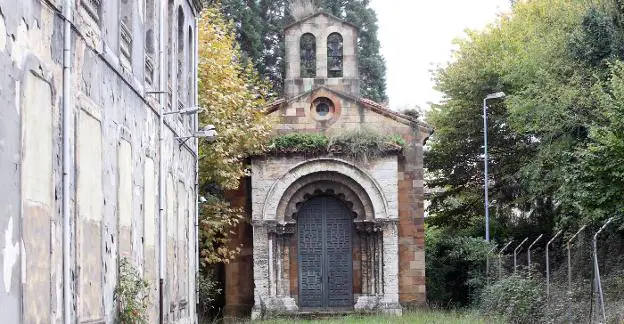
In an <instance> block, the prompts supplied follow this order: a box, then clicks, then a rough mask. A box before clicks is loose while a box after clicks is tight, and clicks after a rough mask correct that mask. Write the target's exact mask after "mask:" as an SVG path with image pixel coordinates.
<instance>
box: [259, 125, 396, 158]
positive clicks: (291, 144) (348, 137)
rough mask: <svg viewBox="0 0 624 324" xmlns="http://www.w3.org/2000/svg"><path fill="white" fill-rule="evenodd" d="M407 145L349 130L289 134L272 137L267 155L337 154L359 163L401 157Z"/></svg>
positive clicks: (390, 137) (365, 131) (393, 137)
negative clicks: (378, 158)
mask: <svg viewBox="0 0 624 324" xmlns="http://www.w3.org/2000/svg"><path fill="white" fill-rule="evenodd" d="M405 145H406V142H405V140H403V138H401V137H400V136H399V135H382V134H380V133H378V132H376V131H374V130H370V129H357V130H348V131H344V132H341V133H336V134H333V135H325V134H318V133H290V134H284V135H279V136H276V137H273V138H272V139H271V140H270V142H269V145H268V149H267V152H266V153H267V154H308V155H318V154H337V155H344V156H348V157H350V158H354V159H358V160H368V159H371V158H375V157H379V156H385V155H391V154H400V153H401V152H402V151H403V148H404V147H405Z"/></svg>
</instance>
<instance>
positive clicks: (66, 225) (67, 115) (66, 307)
mask: <svg viewBox="0 0 624 324" xmlns="http://www.w3.org/2000/svg"><path fill="white" fill-rule="evenodd" d="M73 2H74V1H73V0H64V2H63V140H62V141H63V180H62V181H63V189H62V190H63V201H62V210H63V322H64V323H65V324H71V298H72V296H71V283H70V280H71V271H70V270H71V263H70V262H71V258H70V243H71V242H70V239H71V235H70V230H71V226H70V216H71V213H70V200H69V195H70V186H69V182H70V181H71V173H70V172H71V150H70V137H71V134H72V131H71V129H70V128H71V117H72V106H71V54H72V53H71V21H70V19H71V17H72V6H73V5H74V3H73Z"/></svg>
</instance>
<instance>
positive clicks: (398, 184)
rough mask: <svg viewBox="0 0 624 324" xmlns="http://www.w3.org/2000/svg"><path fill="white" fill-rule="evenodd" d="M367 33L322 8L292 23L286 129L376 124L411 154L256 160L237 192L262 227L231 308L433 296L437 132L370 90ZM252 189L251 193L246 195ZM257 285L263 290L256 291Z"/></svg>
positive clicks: (386, 307)
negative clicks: (363, 88) (430, 188)
mask: <svg viewBox="0 0 624 324" xmlns="http://www.w3.org/2000/svg"><path fill="white" fill-rule="evenodd" d="M357 42H358V29H357V28H356V27H355V26H353V25H351V24H349V23H346V22H344V21H342V20H340V19H338V18H336V17H334V16H332V15H329V14H326V13H323V12H320V13H317V14H314V15H312V16H310V17H307V18H304V19H301V20H299V21H297V22H295V23H293V24H291V25H289V26H286V28H285V45H286V46H285V47H286V79H285V96H284V98H282V99H280V100H277V101H276V102H274V103H273V104H271V105H270V106H269V107H268V108H267V114H268V116H269V118H270V119H271V120H272V122H273V125H274V129H275V132H276V134H288V133H297V132H310V133H321V134H326V135H333V134H340V133H341V132H344V131H346V130H354V129H373V130H376V131H378V132H380V133H383V134H388V135H390V134H394V135H398V136H400V137H402V138H403V140H404V141H405V142H406V145H405V148H404V149H403V151H402V152H400V153H399V154H388V155H384V156H381V157H377V158H373V159H369V160H361V159H360V160H358V159H354V158H350V157H348V156H344V155H340V154H321V155H313V156H309V155H304V154H285V155H284V154H282V155H270V154H269V155H266V156H260V157H255V158H253V159H252V163H251V164H252V167H251V169H252V172H251V179H250V181H247V182H246V183H245V184H244V185H243V187H242V188H241V190H240V191H239V192H238V193H237V195H235V196H237V197H239V198H240V199H239V200H235V201H236V202H238V203H239V204H240V205H241V206H242V205H243V204H244V205H246V206H247V209H248V211H249V219H250V222H249V223H250V225H241V226H240V227H239V235H237V237H238V239H239V241H237V242H235V244H237V245H238V244H242V245H243V250H242V253H241V256H240V257H239V258H238V259H237V260H235V261H234V262H231V263H230V264H228V265H226V271H225V272H226V275H225V277H226V308H225V312H226V314H229V315H232V316H237V315H238V316H240V315H241V314H245V313H247V314H248V313H249V312H251V316H252V318H262V317H264V316H265V315H268V314H271V313H300V312H308V311H323V312H324V311H330V312H331V311H340V312H343V311H361V310H369V311H383V312H387V313H392V314H401V312H402V308H403V307H404V306H414V305H423V304H424V303H425V259H424V255H425V252H424V206H423V201H424V191H423V188H424V185H423V144H424V142H425V141H426V139H427V138H428V137H429V135H430V134H431V128H430V127H429V126H427V125H426V124H425V123H423V122H420V121H418V120H416V119H414V118H412V117H410V116H407V115H403V114H400V113H397V112H394V111H391V110H389V109H387V108H385V107H384V106H383V105H380V104H378V103H375V102H373V101H371V100H368V99H365V98H362V97H361V96H360V94H359V73H358V66H357ZM241 197H246V199H242V198H241ZM252 292H253V293H252Z"/></svg>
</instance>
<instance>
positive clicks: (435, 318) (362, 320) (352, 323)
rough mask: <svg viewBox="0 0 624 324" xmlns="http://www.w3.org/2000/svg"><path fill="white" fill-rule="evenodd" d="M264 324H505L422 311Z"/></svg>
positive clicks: (463, 314) (266, 323)
mask: <svg viewBox="0 0 624 324" xmlns="http://www.w3.org/2000/svg"><path fill="white" fill-rule="evenodd" d="M262 323H264V324H286V323H307V324H316V323H318V324H338V323H340V324H356V323H357V324H373V323H375V324H376V323H405V324H407V323H410V324H412V323H427V324H438V323H439V324H447V323H460V324H477V323H479V324H485V323H488V324H489V323H504V321H502V320H500V319H496V318H486V317H482V316H478V315H475V314H471V313H466V312H459V311H434V310H420V311H408V312H404V313H403V316H400V317H399V316H390V315H347V316H341V317H331V318H328V319H323V320H303V319H294V318H290V319H276V320H268V321H263V322H262Z"/></svg>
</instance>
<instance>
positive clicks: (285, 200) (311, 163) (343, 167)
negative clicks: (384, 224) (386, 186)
mask: <svg viewBox="0 0 624 324" xmlns="http://www.w3.org/2000/svg"><path fill="white" fill-rule="evenodd" d="M319 191H320V192H321V193H325V194H332V195H335V196H337V197H339V198H340V197H341V195H342V197H343V198H341V200H342V199H344V201H345V202H346V203H347V205H349V204H352V206H351V208H352V211H354V212H355V213H356V214H357V215H356V220H368V221H374V220H379V219H387V218H388V206H387V201H386V197H385V196H384V193H383V191H382V190H381V188H380V186H379V184H378V183H377V182H376V181H375V180H374V179H373V178H372V177H371V176H370V175H368V174H367V173H366V172H365V171H363V170H362V169H360V168H359V167H357V166H356V165H354V164H353V163H351V162H348V161H345V160H341V159H337V158H317V159H312V160H308V161H305V162H302V163H300V164H298V165H296V166H294V167H293V168H291V169H290V170H289V171H288V172H286V173H285V174H284V175H283V176H282V177H280V178H279V179H278V180H277V181H275V182H274V183H273V185H272V186H271V188H270V189H269V192H268V194H267V196H266V199H265V201H264V207H263V211H262V218H263V220H264V221H277V222H278V223H285V222H292V221H293V218H292V215H293V213H296V210H297V208H298V207H297V204H298V203H301V202H303V201H305V200H306V198H305V197H306V194H307V195H314V194H319V193H318V192H319Z"/></svg>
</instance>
